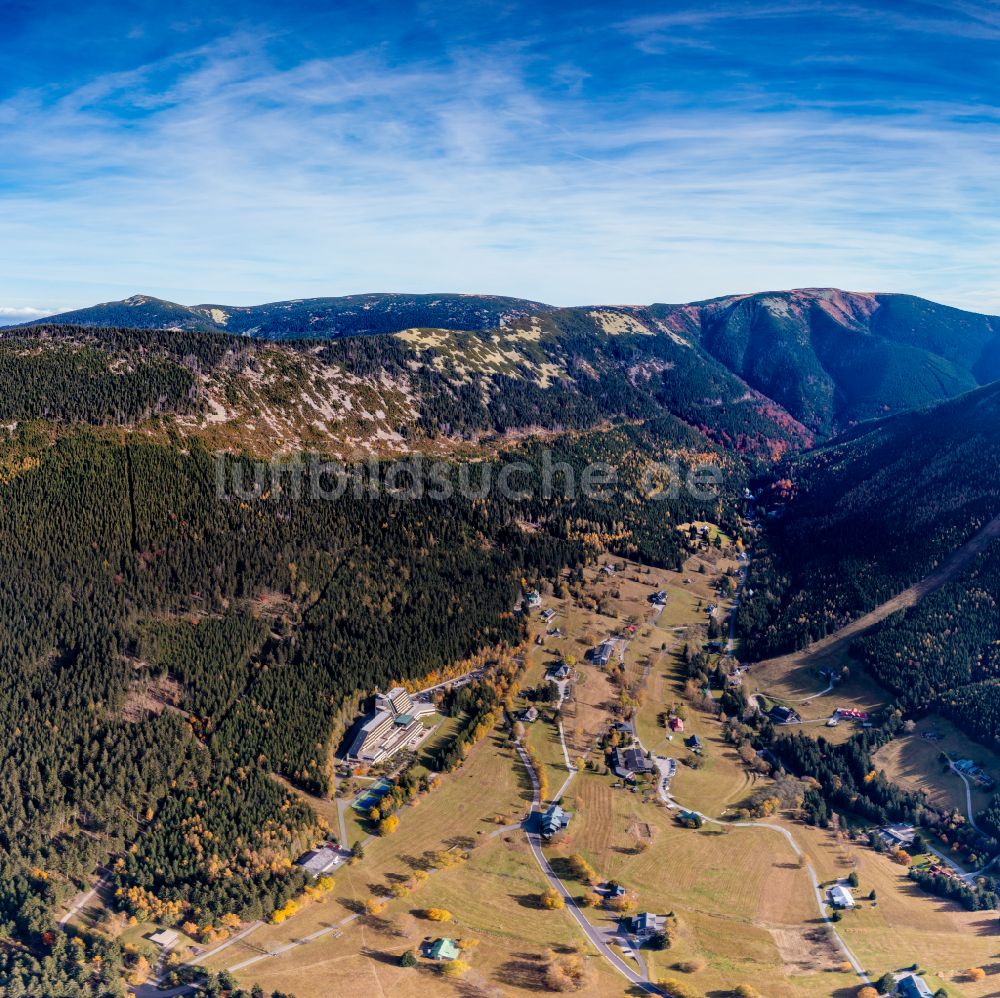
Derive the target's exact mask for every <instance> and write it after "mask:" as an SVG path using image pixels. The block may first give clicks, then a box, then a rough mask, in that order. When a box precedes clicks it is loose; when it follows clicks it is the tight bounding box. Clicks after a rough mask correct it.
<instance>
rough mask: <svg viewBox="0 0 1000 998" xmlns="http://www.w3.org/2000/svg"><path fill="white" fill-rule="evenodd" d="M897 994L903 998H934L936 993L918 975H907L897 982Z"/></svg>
mask: <svg viewBox="0 0 1000 998" xmlns="http://www.w3.org/2000/svg"><path fill="white" fill-rule="evenodd" d="M896 993H897V994H899V995H901V996H902V998H933V994H934V992H933V991H931V989H930V988H929V987H928V986H927V982H926V981H925V980H924V979H923V978H922V977H917V975H916V974H907V975H906V977H901V978H900V979H899V980H898V981H897V982H896Z"/></svg>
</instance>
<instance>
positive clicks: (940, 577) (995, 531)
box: [754, 516, 1000, 672]
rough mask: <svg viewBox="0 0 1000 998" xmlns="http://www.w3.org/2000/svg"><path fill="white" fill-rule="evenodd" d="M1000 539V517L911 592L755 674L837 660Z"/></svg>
mask: <svg viewBox="0 0 1000 998" xmlns="http://www.w3.org/2000/svg"><path fill="white" fill-rule="evenodd" d="M998 537H1000V516H997V517H995V518H994V519H992V520H990V522H989V523H987V524H986V526H985V527H983V528H982V530H980V531H979V533H977V534H973V536H972V537H970V538H969V539H968V540H967V541H966V542H965V543H964V544H963V545H962V546H961V547H960V548H958V549H957V550H955V551H953V552H952V553H951V554H950V555H949V556H948V557H947V558H945V560H944V561H943V562H942V563H941V564H940V566H938V567H937V568H936V569H935V570H934V571H933V572H931V573H930V575H926V576H924V578H922V579H921V580H920V581H919V582H915V583H914V584H913V585H912V586H910V587H909V588H908V589H904V590H903V591H902V592H901V593H897V594H896V595H895V596H893V597H892V599H888V600H886V601H885V602H884V603H882V604H881V605H880V606H877V607H875V609H874V610H870V611H869V612H868V613H866V614H865V615H864V616H863V617H858V619H857V620H852V621H851V622H850V623H849V624H845V625H844V626H843V627H841V628H840V630H837V631H834V632H833V634H828V635H827V636H826V637H825V638H821V639H820V640H819V641H815V642H813V644H811V645H809V647H808V648H803V649H802V650H801V651H797V652H790V653H789V654H787V655H779V656H777V657H776V658H769V659H766V660H764V661H762V662H759V663H757V664H756V665H755V666H754V671H755V672H757V671H763V670H764V669H767V670H771V669H774V670H779V669H794V668H801V667H802V666H818V665H821V664H822V663H823V662H824V660H826V659H828V658H834V657H836V656H837V655H839V654H840V653H841V652H843V651H844V650H845V648H846V647H847V646H848V645H849V644H850V643H851V642H852V641H853V640H854V639H855V638H856V637H858V635H860V634H864V633H865V631H869V630H871V629H872V628H873V627H874V626H875V625H876V624H880V623H881V622H882V621H883V620H885V618H886V617H890V616H892V614H894V613H896V612H897V611H899V610H906V609H909V607H911V606H916V605H917V604H918V603H919V602H920V601H921V600H922V599H923V598H924V597H925V596H927V595H928V594H929V593H932V592H934V591H935V590H937V589H940V588H941V587H942V586H943V585H944V584H945V583H946V582H950V581H951V580H952V579H953V578H955V576H956V575H958V574H959V573H961V572H962V571H964V570H965V569H966V568H968V567H969V565H970V564H971V563H972V561H973V560H974V559H975V558H976V557H977V556H978V555H979V554H981V553H982V552H983V551H984V550H985V549H986V547H987V545H989V543H990V541H993V540H995V539H996V538H998Z"/></svg>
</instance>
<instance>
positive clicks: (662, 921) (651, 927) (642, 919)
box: [630, 911, 667, 942]
mask: <svg viewBox="0 0 1000 998" xmlns="http://www.w3.org/2000/svg"><path fill="white" fill-rule="evenodd" d="M630 927H631V930H632V934H633V935H634V936H636V938H638V939H639V940H640V941H641V942H645V941H646V940H647V939H651V938H652V937H653V936H655V935H657V934H658V933H660V932H663V930H664V929H665V928H666V927H667V916H666V915H654V914H653V913H652V912H649V911H644V912H642V914H640V915H636V916H635V917H634V918H633V919H632V923H631V926H630Z"/></svg>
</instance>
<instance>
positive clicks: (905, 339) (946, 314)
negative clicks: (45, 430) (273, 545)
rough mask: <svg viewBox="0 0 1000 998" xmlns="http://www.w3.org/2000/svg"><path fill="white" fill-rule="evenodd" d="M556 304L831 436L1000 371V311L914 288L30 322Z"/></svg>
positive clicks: (479, 327) (147, 309)
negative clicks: (673, 349) (656, 346)
mask: <svg viewBox="0 0 1000 998" xmlns="http://www.w3.org/2000/svg"><path fill="white" fill-rule="evenodd" d="M543 316H544V317H545V318H546V320H547V321H546V328H547V329H548V330H551V331H556V332H558V331H560V330H561V331H564V332H565V331H568V330H573V331H575V330H579V329H582V328H586V329H595V328H596V329H597V330H599V331H600V332H602V333H604V334H608V335H614V334H617V335H623V336H635V335H645V334H649V333H653V334H656V335H659V336H662V335H666V336H668V337H672V338H673V339H674V340H675V342H679V343H684V344H686V345H688V346H691V347H694V348H696V349H697V350H699V352H702V353H703V354H705V355H707V356H709V357H711V358H713V359H714V360H715V361H718V362H719V363H721V364H722V365H723V366H724V367H725V368H727V369H728V370H729V371H730V372H732V373H733V374H735V375H737V376H738V377H739V378H740V379H742V380H743V381H744V382H745V383H746V384H747V385H749V386H750V387H751V388H753V389H755V390H756V391H758V392H760V393H761V394H762V395H764V396H766V397H767V398H769V399H771V400H772V401H773V402H775V403H777V404H778V405H779V406H781V407H782V408H783V409H784V410H786V411H787V412H788V413H789V414H790V415H791V416H792V417H793V418H794V419H795V420H797V421H798V422H800V423H802V424H803V425H804V426H805V427H807V428H808V429H809V430H810V431H812V432H814V433H816V434H818V435H819V436H820V437H826V436H828V435H830V434H831V433H833V432H836V431H839V430H842V429H844V428H846V427H848V426H850V425H851V424H853V423H855V422H857V421H860V420H866V419H870V418H872V417H875V416H880V415H885V414H888V413H893V412H899V411H904V410H907V409H911V408H914V407H919V406H922V405H926V404H928V403H931V402H935V401H940V400H942V399H946V398H951V397H953V396H955V395H959V394H961V393H963V392H966V391H969V390H971V389H973V388H976V387H977V386H979V385H985V384H988V383H990V382H991V381H995V380H997V379H1000V318H997V317H994V316H988V315H980V314H977V313H973V312H965V311H962V310H960V309H956V308H950V307H948V306H945V305H939V304H936V303H934V302H930V301H926V300H924V299H921V298H915V297H912V296H909V295H893V294H867V293H866V294H859V293H853V292H846V291H839V290H836V289H830V288H811V289H800V290H794V291H780V292H762V293H759V294H748V295H730V296H727V297H723V298H716V299H712V300H710V301H702V302H693V303H689V304H675V305H670V304H653V305H649V306H582V307H578V308H556V307H554V306H552V305H546V304H544V303H541V302H535V301H529V300H526V299H521V298H504V297H499V296H494V295H455V294H436V295H403V294H368V295H351V296H348V297H342V298H309V299H299V300H295V301H285V302H273V303H270V304H266V305H256V306H228V305H195V306H186V305H178V304H175V303H173V302H167V301H162V300H160V299H158V298H151V297H148V296H145V295H136V296H133V297H131V298H127V299H125V300H124V301H120V302H108V303H105V304H101V305H94V306H92V307H90V308H84V309H78V310H76V311H73V312H65V313H62V314H61V315H57V316H52V317H50V318H48V319H44V320H38V321H36V322H34V323H31V324H30V325H35V326H39V325H46V326H47V325H52V324H72V325H80V326H88V327H129V328H141V329H157V330H209V331H215V332H227V333H231V334H235V335H239V336H250V337H255V338H260V339H265V340H272V341H279V340H292V339H302V338H310V339H333V338H338V337H342V336H357V335H372V334H383V333H393V332H398V331H401V330H406V329H413V328H422V329H441V330H450V331H463V330H464V331H479V332H481V331H486V330H491V329H498V328H500V327H504V328H510V327H514V326H516V325H517V324H518V323H519V322H523V321H524V320H526V319H531V318H532V317H535V318H541V317H543ZM595 316H598V318H597V319H595V318H594V317H595Z"/></svg>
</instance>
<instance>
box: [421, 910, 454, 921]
mask: <svg viewBox="0 0 1000 998" xmlns="http://www.w3.org/2000/svg"><path fill="white" fill-rule="evenodd" d="M423 914H424V918H426V919H429V920H430V921H432V922H450V921H451V920H452V918H453V917H454V916H453V915H452V913H451V912H450V911H448V909H447V908H425V909H424V912H423Z"/></svg>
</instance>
